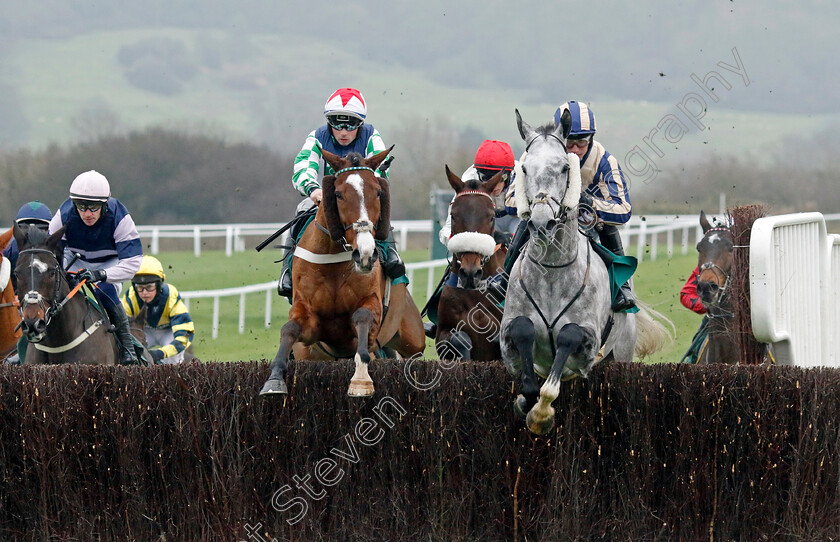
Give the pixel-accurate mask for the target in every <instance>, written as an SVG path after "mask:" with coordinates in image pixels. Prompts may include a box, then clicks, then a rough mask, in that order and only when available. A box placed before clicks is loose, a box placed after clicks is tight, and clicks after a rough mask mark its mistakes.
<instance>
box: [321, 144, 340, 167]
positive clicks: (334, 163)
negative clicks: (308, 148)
mask: <svg viewBox="0 0 840 542" xmlns="http://www.w3.org/2000/svg"><path fill="white" fill-rule="evenodd" d="M321 156H323V157H324V161H325V162H326V163H328V164H329V165H330V166H331V167H332V168H333V169H334V170H335V171H338V170H339V169H341V164H342V160H344V159H343V158H341V157H339V156H337V155H335V154H333V153H331V152H330V151H327V150H324V149H321Z"/></svg>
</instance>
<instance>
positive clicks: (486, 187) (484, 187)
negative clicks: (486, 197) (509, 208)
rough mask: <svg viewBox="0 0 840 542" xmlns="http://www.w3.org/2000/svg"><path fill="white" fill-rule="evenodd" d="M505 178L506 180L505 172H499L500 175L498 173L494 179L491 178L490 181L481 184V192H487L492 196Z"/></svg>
mask: <svg viewBox="0 0 840 542" xmlns="http://www.w3.org/2000/svg"><path fill="white" fill-rule="evenodd" d="M507 175H510V174H509V173H507ZM504 178H505V172H504V171H499V172H498V173H496V174H495V175H493V176H492V177H490V178H489V179H487V180H486V181H484V182H483V183H481V191H482V192H487V193H488V194H491V195H492V194H493V190H495V189H496V187H497V186H498V185H499V182H501V180H502V179H504Z"/></svg>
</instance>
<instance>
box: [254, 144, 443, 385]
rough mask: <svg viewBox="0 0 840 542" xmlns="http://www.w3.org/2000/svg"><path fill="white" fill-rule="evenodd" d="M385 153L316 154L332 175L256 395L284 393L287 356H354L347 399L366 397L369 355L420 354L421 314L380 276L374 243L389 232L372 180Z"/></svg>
mask: <svg viewBox="0 0 840 542" xmlns="http://www.w3.org/2000/svg"><path fill="white" fill-rule="evenodd" d="M391 148H393V147H391ZM390 150H391V149H388V150H386V151H382V152H380V153H379V154H376V155H374V156H372V157H370V158H364V157H362V156H361V155H360V154H357V153H350V154H348V155H347V156H346V157H344V158H341V157H338V156H336V155H334V154H331V153H329V152H327V151H323V156H324V160H326V162H327V163H328V164H329V165H330V166H332V168H333V169H334V170H335V171H336V173H335V175H331V176H327V177H325V178H324V180H323V184H322V189H323V201H322V202H321V205H320V207H319V208H318V212H317V214H316V215H315V219H314V220H313V222H312V223H311V224H310V225H309V226H308V227H307V229H306V231H305V232H304V234H303V236H302V237H301V239H300V242H299V243H298V245H297V248H296V249H295V254H294V257H295V259H294V265H293V266H292V281H293V284H294V288H293V291H294V293H293V297H292V307H291V309H290V310H289V321H288V322H286V324H284V325H283V327H282V328H281V330H280V336H281V341H280V348H279V349H278V351H277V356H276V357H275V358H274V361H272V362H271V375H270V376H269V378H268V380H267V381H266V383H265V385H264V386H263V389H262V391H261V392H260V394H261V395H265V394H284V393H287V387H286V383H285V376H286V368H287V364H288V360H289V356H290V354H291V353H292V350H293V349H294V356H295V359H312V358H331V359H337V358H342V357H345V358H346V357H350V356H353V355H354V354H355V360H356V371H355V374H354V375H353V377H352V379H351V381H350V387H349V388H348V390H347V393H348V395H350V396H354V397H365V396H370V395H372V394H373V391H374V389H373V381H372V380H371V378H370V375H369V373H368V363H369V362H370V359H371V354H370V351H371V350H374V351H375V350H377V349H382V350H384V349H386V348H391V349H394V350H396V351H397V352H398V353H399V354H400V355H402V356H404V357H407V356H413V355H416V354H419V353H421V352H423V350H425V347H426V340H425V335H424V333H423V321H422V319H421V318H420V311H419V310H418V309H417V305H415V304H414V300H413V299H412V298H411V295H410V294H409V293H408V290H407V289H406V287H405V285H404V284H399V285H395V286H392V285H391V281H390V280H389V279H388V278H386V277H385V275H384V273H383V272H382V270H381V268H380V265H379V258H378V256H377V251H376V245H375V243H374V239H379V240H385V239H386V238H387V236H388V233H389V231H390V229H391V225H390V198H389V192H388V181H387V180H386V179H384V178H381V177H377V176H376V174H375V173H374V170H375V169H376V168H377V167H378V166H379V164H380V163H381V162H382V161H383V160H384V159H385V157H386V156H388V153H389V152H390ZM383 307H384V308H383ZM316 345H317V346H316Z"/></svg>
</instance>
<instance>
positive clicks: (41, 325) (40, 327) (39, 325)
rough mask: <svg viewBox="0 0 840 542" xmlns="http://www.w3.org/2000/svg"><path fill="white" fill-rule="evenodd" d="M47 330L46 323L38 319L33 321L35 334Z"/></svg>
mask: <svg viewBox="0 0 840 542" xmlns="http://www.w3.org/2000/svg"><path fill="white" fill-rule="evenodd" d="M46 330H47V323H46V322H45V321H43V320H41V319H40V318H39V319H38V320H36V321H35V332H36V333H43V332H45V331H46Z"/></svg>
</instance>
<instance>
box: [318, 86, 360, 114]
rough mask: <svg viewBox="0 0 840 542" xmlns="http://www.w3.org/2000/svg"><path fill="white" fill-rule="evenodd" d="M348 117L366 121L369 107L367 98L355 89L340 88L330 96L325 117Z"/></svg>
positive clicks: (325, 109)
mask: <svg viewBox="0 0 840 542" xmlns="http://www.w3.org/2000/svg"><path fill="white" fill-rule="evenodd" d="M333 115H347V116H349V117H353V118H356V119H359V120H361V121H364V120H365V117H366V116H367V105H366V104H365V97H364V96H362V93H361V92H359V91H358V90H356V89H355V88H340V89H338V90H336V91H335V92H333V93H332V94H330V97H329V98H327V103H326V104H324V116H325V117H330V116H333Z"/></svg>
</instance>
